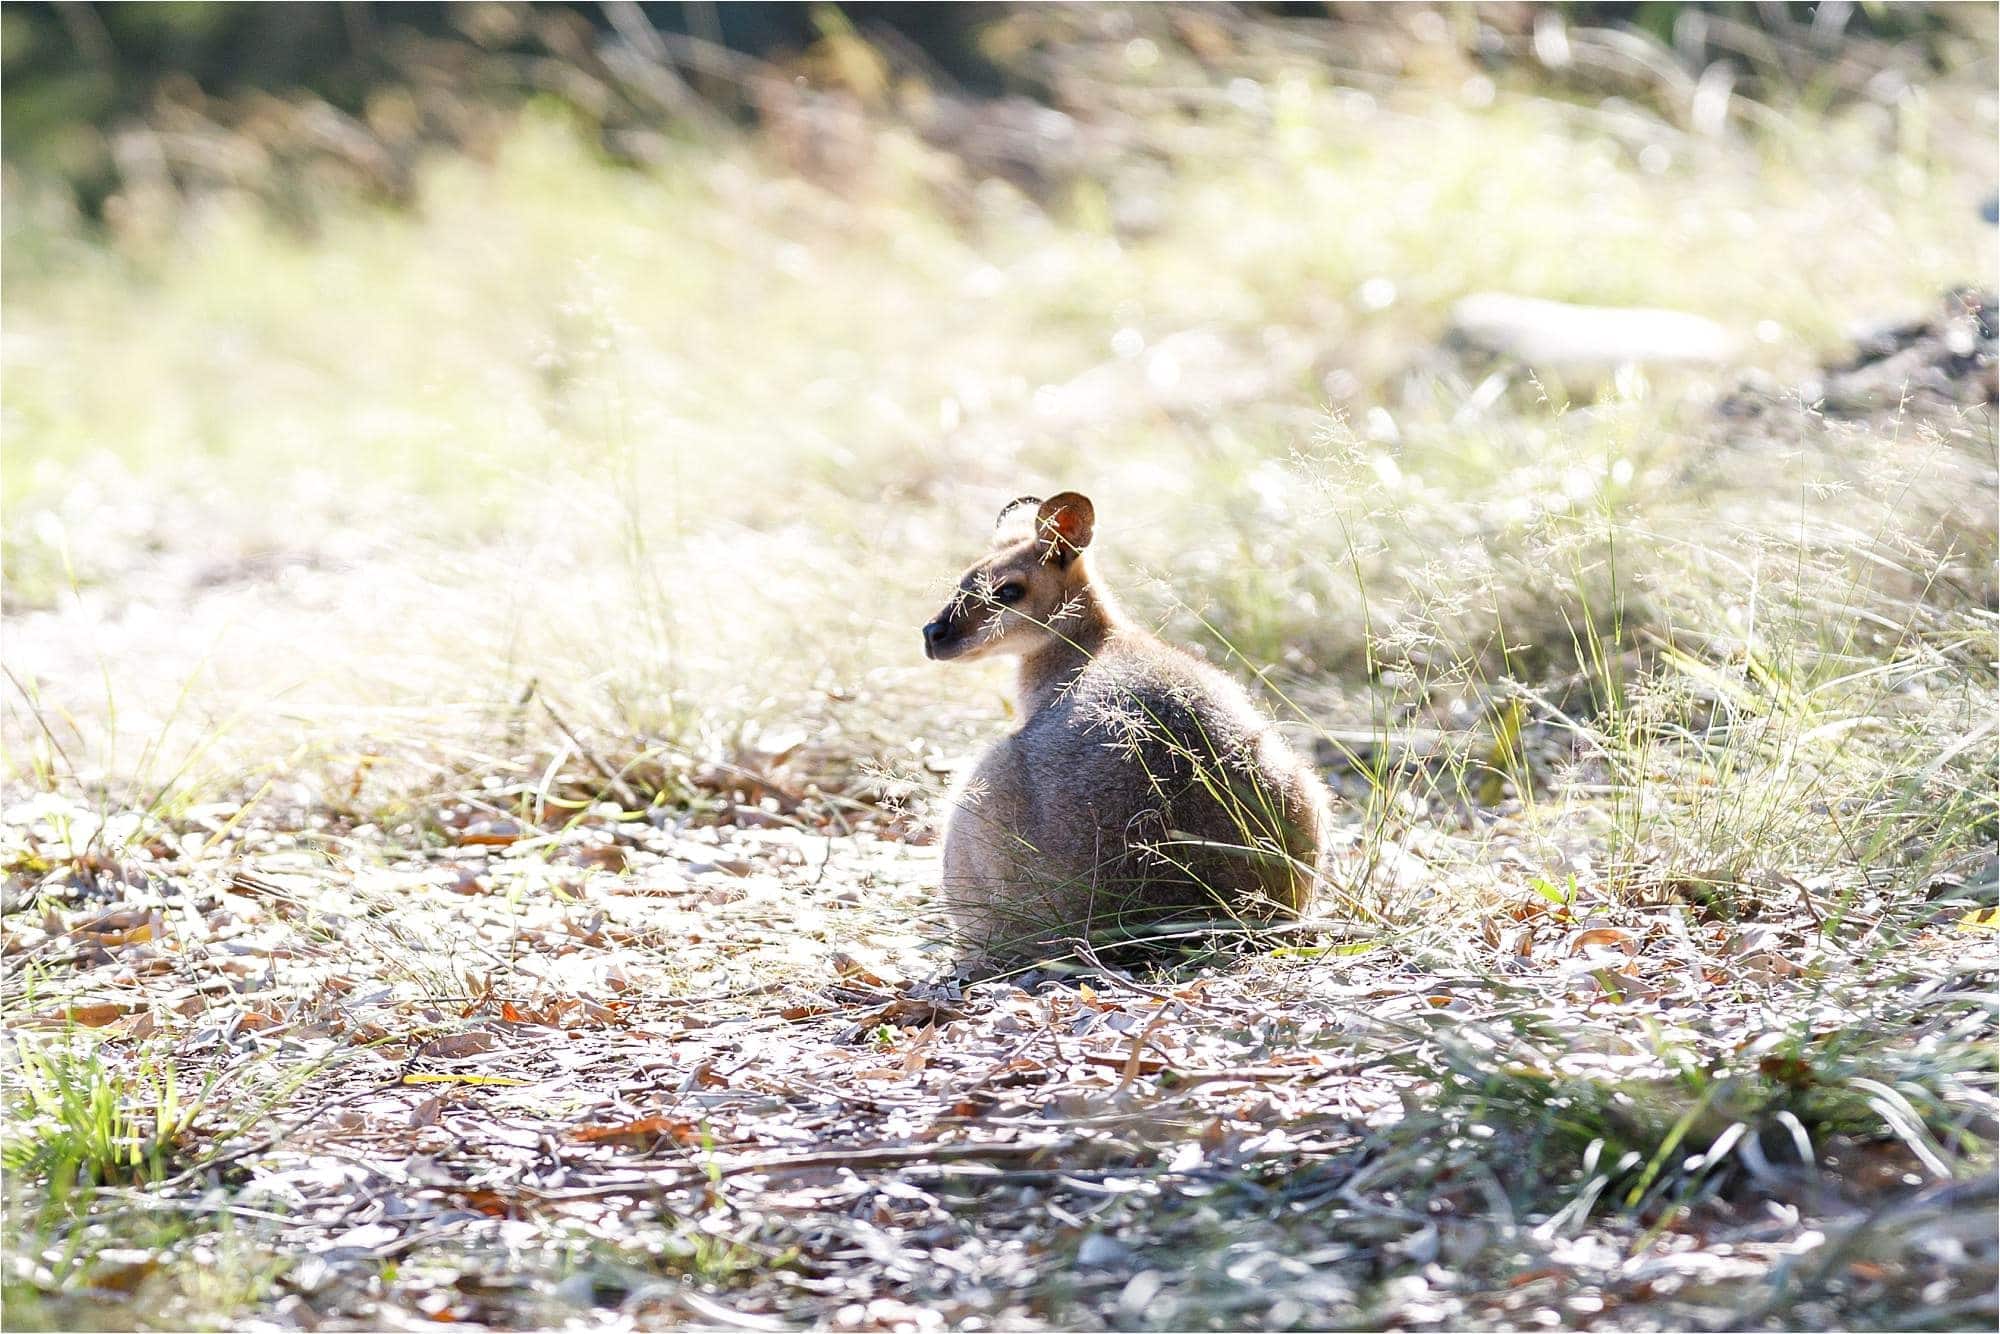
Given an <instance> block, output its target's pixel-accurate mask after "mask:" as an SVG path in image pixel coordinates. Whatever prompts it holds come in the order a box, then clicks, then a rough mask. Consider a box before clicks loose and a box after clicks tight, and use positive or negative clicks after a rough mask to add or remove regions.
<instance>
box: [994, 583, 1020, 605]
mask: <svg viewBox="0 0 2000 1334" xmlns="http://www.w3.org/2000/svg"><path fill="white" fill-rule="evenodd" d="M1027 595H1028V590H1027V588H1026V587H1025V586H1024V585H1021V584H1002V585H1000V588H999V591H998V592H996V593H994V595H993V596H994V597H995V598H997V599H999V600H1000V601H1001V602H1005V603H1008V604H1010V605H1011V604H1013V603H1016V602H1019V601H1020V600H1021V599H1022V598H1024V597H1026V596H1027Z"/></svg>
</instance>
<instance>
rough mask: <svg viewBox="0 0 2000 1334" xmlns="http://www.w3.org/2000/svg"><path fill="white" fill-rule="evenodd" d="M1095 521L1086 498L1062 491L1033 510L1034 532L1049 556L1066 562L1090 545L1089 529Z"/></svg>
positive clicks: (1063, 562) (1095, 514) (1094, 515)
mask: <svg viewBox="0 0 2000 1334" xmlns="http://www.w3.org/2000/svg"><path fill="white" fill-rule="evenodd" d="M1096 522H1097V511H1096V509H1095V508H1094V507H1092V505H1091V503H1090V500H1089V498H1088V497H1086V496H1080V495H1078V494H1077V493H1076V492H1074V491H1065V492H1063V493H1062V494H1061V495H1059V496H1050V497H1049V498H1048V499H1047V500H1044V501H1043V502H1042V507H1041V508H1040V509H1038V510H1036V511H1035V535H1036V536H1038V537H1040V538H1041V539H1042V541H1044V542H1046V543H1047V544H1048V546H1049V553H1050V554H1051V555H1052V556H1054V557H1055V558H1056V559H1057V560H1058V561H1060V562H1061V563H1062V564H1064V565H1067V564H1069V562H1070V561H1071V560H1072V559H1073V558H1074V557H1075V556H1076V553H1077V552H1079V551H1082V550H1083V549H1084V548H1085V547H1087V546H1089V545H1090V531H1091V528H1092V527H1093V526H1094V525H1095V524H1096Z"/></svg>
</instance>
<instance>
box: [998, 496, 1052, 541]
mask: <svg viewBox="0 0 2000 1334" xmlns="http://www.w3.org/2000/svg"><path fill="white" fill-rule="evenodd" d="M1041 503H1042V498H1041V497H1040V496H1015V497H1014V498H1013V499H1012V500H1010V501H1008V502H1007V503H1006V504H1004V505H1002V506H1001V507H1000V517H999V518H997V519H995V520H994V521H993V531H994V532H995V533H998V532H999V531H1000V530H1001V529H1002V528H1004V527H1005V526H1006V524H1007V516H1008V515H1010V514H1012V513H1013V512H1014V511H1015V510H1018V509H1025V508H1026V507H1027V506H1029V505H1036V506H1039V505H1040V504H1041Z"/></svg>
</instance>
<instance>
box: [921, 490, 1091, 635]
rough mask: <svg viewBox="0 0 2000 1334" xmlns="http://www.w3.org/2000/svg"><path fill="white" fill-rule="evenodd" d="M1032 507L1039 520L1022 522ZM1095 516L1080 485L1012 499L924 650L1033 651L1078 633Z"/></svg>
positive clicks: (928, 631)
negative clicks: (1078, 490)
mask: <svg viewBox="0 0 2000 1334" xmlns="http://www.w3.org/2000/svg"><path fill="white" fill-rule="evenodd" d="M1030 511H1032V512H1033V515H1034V521H1033V523H1032V524H1024V523H1022V522H1021V520H1022V519H1024V518H1025V517H1026V516H1027V513H1028V512H1030ZM1094 519H1095V514H1094V511H1093V510H1092V509H1091V505H1090V501H1089V500H1087V499H1086V498H1084V497H1083V496H1080V495H1078V494H1077V493H1076V492H1074V491H1065V492H1063V493H1062V494H1061V495H1059V496H1051V497H1050V498H1049V499H1047V500H1041V499H1038V498H1036V497H1034V496H1022V497H1021V498H1020V499H1018V500H1013V501H1009V502H1008V504H1007V506H1006V508H1004V509H1002V510H1001V511H1000V517H999V518H998V519H996V520H994V523H993V543H994V545H993V550H991V551H990V552H988V553H987V554H986V555H985V556H984V557H983V558H982V559H980V560H979V561H977V562H975V563H974V564H973V566H972V568H971V569H969V570H967V571H966V572H965V573H964V574H963V575H962V576H960V578H959V581H958V588H957V589H956V590H955V591H954V592H953V593H952V595H951V600H950V601H949V602H947V603H945V604H944V610H943V611H940V612H939V613H938V614H937V615H936V616H935V617H933V618H932V619H931V623H930V624H929V625H926V626H925V627H924V656H925V657H928V658H933V659H936V660H937V661H938V662H946V661H949V660H950V659H953V658H977V657H982V656H984V655H986V654H988V653H1032V652H1034V651H1035V650H1037V649H1039V648H1043V647H1045V646H1046V645H1048V644H1049V643H1051V642H1052V641H1058V640H1061V639H1067V638H1072V637H1073V636H1074V634H1075V631H1076V629H1077V625H1076V621H1077V617H1078V616H1079V614H1080V613H1081V611H1082V609H1083V606H1084V604H1083V601H1082V599H1080V598H1079V597H1078V593H1079V592H1080V591H1081V589H1082V587H1083V584H1084V580H1085V578H1086V575H1085V573H1084V566H1083V549H1084V548H1085V547H1087V546H1089V545H1090V531H1091V526H1092V523H1093V522H1094Z"/></svg>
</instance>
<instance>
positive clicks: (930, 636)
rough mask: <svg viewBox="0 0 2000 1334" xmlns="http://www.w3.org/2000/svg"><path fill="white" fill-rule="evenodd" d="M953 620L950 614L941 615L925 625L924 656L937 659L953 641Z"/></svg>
mask: <svg viewBox="0 0 2000 1334" xmlns="http://www.w3.org/2000/svg"><path fill="white" fill-rule="evenodd" d="M952 630H953V626H952V622H951V618H950V617H949V616H940V617H938V618H937V619H936V620H935V621H932V622H931V623H930V624H929V625H926V626H925V627H924V656H925V657H926V658H930V659H932V660H933V661H936V660H937V659H938V658H939V656H940V655H941V654H942V653H943V652H944V651H945V646H946V645H948V644H949V643H950V642H951V636H952Z"/></svg>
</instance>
